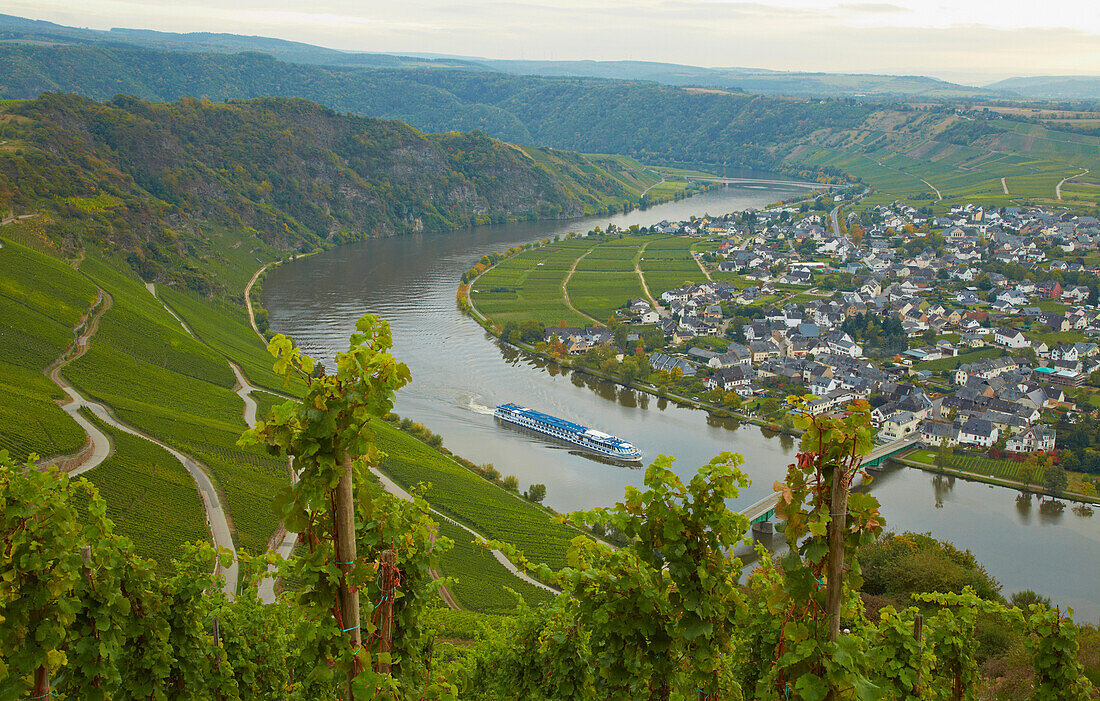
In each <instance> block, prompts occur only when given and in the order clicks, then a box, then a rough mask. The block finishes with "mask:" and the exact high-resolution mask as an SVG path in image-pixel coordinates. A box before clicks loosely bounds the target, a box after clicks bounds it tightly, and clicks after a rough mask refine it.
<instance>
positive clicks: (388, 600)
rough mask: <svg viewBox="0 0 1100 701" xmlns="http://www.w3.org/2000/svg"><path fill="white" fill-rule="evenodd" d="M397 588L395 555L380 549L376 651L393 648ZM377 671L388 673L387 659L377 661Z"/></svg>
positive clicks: (387, 652)
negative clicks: (379, 613) (377, 640)
mask: <svg viewBox="0 0 1100 701" xmlns="http://www.w3.org/2000/svg"><path fill="white" fill-rule="evenodd" d="M396 588H397V557H396V556H395V555H394V553H393V551H392V550H383V551H382V603H381V609H382V620H381V622H380V625H379V634H380V635H381V640H380V641H379V644H378V652H379V653H381V654H385V655H389V653H390V650H391V649H392V648H393V592H394V590H395V589H396ZM378 671H379V672H380V673H382V674H389V673H390V662H389V661H388V659H384V660H380V661H379V662H378Z"/></svg>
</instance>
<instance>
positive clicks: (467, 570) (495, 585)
mask: <svg viewBox="0 0 1100 701" xmlns="http://www.w3.org/2000/svg"><path fill="white" fill-rule="evenodd" d="M436 521H437V522H438V523H439V529H440V534H441V535H444V536H446V537H448V538H450V539H451V540H453V541H454V544H455V545H454V548H453V549H452V550H450V551H448V552H446V553H444V554H443V557H442V558H441V569H442V573H443V574H444V575H446V576H448V577H454V578H456V580H457V581H456V582H455V583H453V584H451V585H450V586H449V587H448V588H449V589H450V591H451V594H452V595H453V596H454V598H455V599H456V600H457V601H458V604H459V605H460V606H461V607H462V608H464V609H469V610H471V611H480V612H483V613H508V612H511V611H514V610H515V608H516V598H515V597H514V596H512V595H511V594H509V593H508V592H507V591H505V590H504V588H505V587H508V588H509V589H511V590H512V591H514V592H516V593H517V594H519V595H520V596H522V597H523V598H524V600H525V601H526V602H527V604H528V605H529V606H532V607H533V606H538V605H539V604H542V603H545V602H547V601H550V600H551V599H552V598H553V596H554V595H553V594H551V593H550V592H548V591H546V590H545V589H540V588H538V587H536V586H534V585H531V584H528V583H527V582H524V581H523V580H521V579H519V578H518V577H516V576H515V575H513V574H512V573H511V572H509V571H508V570H506V569H504V566H503V565H501V564H500V563H499V562H497V561H496V558H495V557H493V554H492V553H491V552H490V551H489V550H488V548H485V547H483V546H481V545H475V544H474V542H473V541H474V537H473V536H472V535H470V534H469V533H468V532H467V531H464V530H462V529H461V528H459V527H458V526H456V525H454V524H453V523H450V522H448V521H446V520H445V519H441V518H436Z"/></svg>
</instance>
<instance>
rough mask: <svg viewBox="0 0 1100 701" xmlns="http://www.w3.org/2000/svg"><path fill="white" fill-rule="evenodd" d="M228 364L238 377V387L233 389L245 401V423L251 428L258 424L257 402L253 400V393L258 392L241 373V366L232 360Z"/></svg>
mask: <svg viewBox="0 0 1100 701" xmlns="http://www.w3.org/2000/svg"><path fill="white" fill-rule="evenodd" d="M228 362H229V367H230V368H231V369H232V370H233V374H234V375H236V377H237V386H236V387H234V388H233V391H234V392H236V393H237V396H238V397H240V398H241V400H243V401H244V422H245V423H246V424H248V425H249V426H253V425H255V423H256V400H255V399H253V398H252V393H253V392H256V391H258V390H257V388H256V387H254V386H252V385H250V384H249V383H248V378H247V377H245V376H244V373H243V372H241V368H240V366H239V365H237V364H236V363H234V362H233V361H232V360H230V361H228Z"/></svg>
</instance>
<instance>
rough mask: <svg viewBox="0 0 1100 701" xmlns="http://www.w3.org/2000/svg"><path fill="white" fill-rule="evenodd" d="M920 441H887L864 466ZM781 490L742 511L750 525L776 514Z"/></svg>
mask: <svg viewBox="0 0 1100 701" xmlns="http://www.w3.org/2000/svg"><path fill="white" fill-rule="evenodd" d="M919 442H920V441H919V440H918V438H917V437H916V436H909V437H906V438H902V439H901V440H898V441H894V442H893V443H887V444H885V445H880V446H878V447H877V448H875V449H874V450H872V451H871V452H870V453H868V454H867V455H866V456H864V458H863V467H864V468H865V469H874V468H877V467H881V466H882V463H884V462H886V461H887V460H888V459H890V458H891V457H893V456H894V455H897V454H898V453H900V452H902V451H905V450H909V449H910V448H912V447H913V446H915V445H916V444H917V443H919ZM779 495H780V493H779V492H772V493H771V494H769V495H768V496H766V497H764V498H763V499H761V500H760V501H758V502H756V503H755V504H752V505H751V506H749V507H748V508H746V509H745V510H743V511H742V512H741V513H742V514H744V515H745V516H748V517H749V525H750V526H755V525H756V524H758V523H764V522H765V521H770V520H771V518H772V517H773V516H775V506H776V504H778V503H779Z"/></svg>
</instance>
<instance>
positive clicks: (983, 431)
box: [959, 417, 1001, 448]
mask: <svg viewBox="0 0 1100 701" xmlns="http://www.w3.org/2000/svg"><path fill="white" fill-rule="evenodd" d="M1000 433H1001V432H1000V430H998V428H997V427H996V426H994V425H993V423H992V422H991V421H988V420H986V419H976V418H974V417H971V418H969V419H967V421H966V423H964V424H963V425H962V428H960V429H959V443H962V444H964V445H976V446H979V447H981V448H989V447H991V446H992V445H993V444H994V443H996V442H997V438H998V437H1000Z"/></svg>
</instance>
